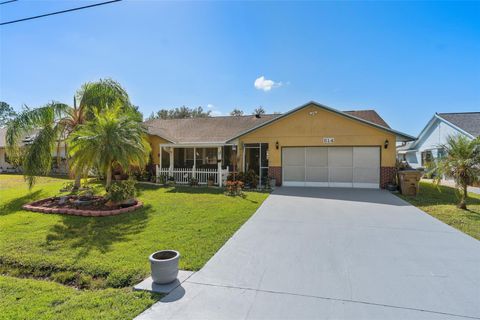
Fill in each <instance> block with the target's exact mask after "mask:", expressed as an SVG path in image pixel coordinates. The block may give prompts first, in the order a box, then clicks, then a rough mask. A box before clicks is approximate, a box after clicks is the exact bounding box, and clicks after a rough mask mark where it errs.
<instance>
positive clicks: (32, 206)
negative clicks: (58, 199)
mask: <svg viewBox="0 0 480 320" xmlns="http://www.w3.org/2000/svg"><path fill="white" fill-rule="evenodd" d="M50 199H53V198H46V199H42V200H38V201H34V202H31V203H28V204H25V205H23V206H22V208H23V209H24V210H27V211H33V212H41V213H60V214H68V215H71V216H83V217H108V216H115V215H118V214H122V213H125V212H132V211H135V210H137V209H140V208H142V207H143V202H141V201H137V203H136V204H135V205H133V206H130V207H126V208H119V209H114V210H81V209H69V208H47V207H42V206H38V205H37V204H38V203H39V202H42V201H45V200H50Z"/></svg>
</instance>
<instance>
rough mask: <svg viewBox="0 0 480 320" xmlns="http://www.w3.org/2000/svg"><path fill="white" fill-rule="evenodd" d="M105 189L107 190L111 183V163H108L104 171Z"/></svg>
mask: <svg viewBox="0 0 480 320" xmlns="http://www.w3.org/2000/svg"><path fill="white" fill-rule="evenodd" d="M105 180H106V181H105V189H106V190H108V189H109V188H110V185H111V184H112V164H111V163H110V164H108V167H107V172H106V173H105Z"/></svg>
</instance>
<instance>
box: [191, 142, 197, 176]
mask: <svg viewBox="0 0 480 320" xmlns="http://www.w3.org/2000/svg"><path fill="white" fill-rule="evenodd" d="M196 169H197V148H195V147H193V166H192V178H197V176H196V174H195V173H196V172H195V171H196Z"/></svg>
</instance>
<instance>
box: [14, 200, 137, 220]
mask: <svg viewBox="0 0 480 320" xmlns="http://www.w3.org/2000/svg"><path fill="white" fill-rule="evenodd" d="M79 200H80V201H81V200H82V199H80V198H79V197H76V196H70V197H68V198H67V199H62V198H59V197H53V198H47V199H42V200H38V201H34V202H31V203H29V204H26V205H24V206H23V207H22V208H23V209H25V210H28V211H34V212H42V213H61V214H68V215H73V216H85V217H105V216H113V215H117V214H121V213H125V212H132V211H135V210H137V209H140V208H142V207H143V203H142V202H140V201H135V202H134V203H133V204H132V205H129V206H119V205H117V206H107V205H106V201H105V199H104V198H103V197H92V198H90V199H89V200H88V201H85V202H86V203H82V202H80V203H79V202H78V201H79Z"/></svg>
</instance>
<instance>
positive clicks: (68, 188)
mask: <svg viewBox="0 0 480 320" xmlns="http://www.w3.org/2000/svg"><path fill="white" fill-rule="evenodd" d="M74 186H75V184H74V183H73V182H67V183H64V184H63V186H62V188H61V189H60V192H72V191H73V188H74Z"/></svg>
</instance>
